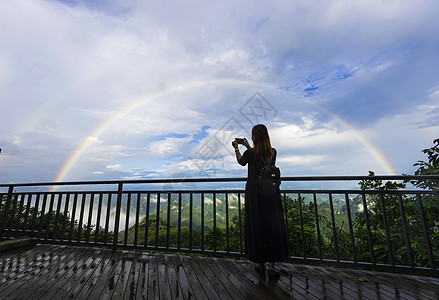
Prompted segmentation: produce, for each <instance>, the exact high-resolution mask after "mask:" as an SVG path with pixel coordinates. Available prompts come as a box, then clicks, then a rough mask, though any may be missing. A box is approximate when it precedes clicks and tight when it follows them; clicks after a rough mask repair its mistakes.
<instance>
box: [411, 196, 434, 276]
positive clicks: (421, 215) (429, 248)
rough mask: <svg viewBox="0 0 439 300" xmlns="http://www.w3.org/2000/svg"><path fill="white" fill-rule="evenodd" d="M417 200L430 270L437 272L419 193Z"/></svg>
mask: <svg viewBox="0 0 439 300" xmlns="http://www.w3.org/2000/svg"><path fill="white" fill-rule="evenodd" d="M416 200H417V202H418V208H419V215H420V217H421V225H422V231H423V232H424V240H425V246H426V248H427V255H428V262H429V263H430V268H431V269H432V270H436V267H435V265H434V259H433V252H432V249H431V243H430V235H429V234H428V228H427V225H426V224H427V222H426V220H425V216H424V206H423V205H422V198H421V194H419V193H418V194H416Z"/></svg>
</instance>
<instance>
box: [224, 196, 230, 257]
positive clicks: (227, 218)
mask: <svg viewBox="0 0 439 300" xmlns="http://www.w3.org/2000/svg"><path fill="white" fill-rule="evenodd" d="M224 197H225V199H224V200H225V202H226V237H227V238H226V241H227V244H226V252H227V253H229V252H230V241H229V240H230V231H229V193H227V192H226V193H225V195H224Z"/></svg>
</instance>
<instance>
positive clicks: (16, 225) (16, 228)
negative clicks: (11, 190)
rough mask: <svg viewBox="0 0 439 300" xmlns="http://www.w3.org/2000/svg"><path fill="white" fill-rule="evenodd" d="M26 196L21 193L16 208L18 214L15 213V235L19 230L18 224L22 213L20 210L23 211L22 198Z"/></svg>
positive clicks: (16, 235)
mask: <svg viewBox="0 0 439 300" xmlns="http://www.w3.org/2000/svg"><path fill="white" fill-rule="evenodd" d="M25 197H26V194H21V197H20V206H19V208H18V214H17V224H15V237H16V238H17V237H18V234H19V232H20V225H21V222H20V220H21V215H22V211H23V206H24V199H25Z"/></svg>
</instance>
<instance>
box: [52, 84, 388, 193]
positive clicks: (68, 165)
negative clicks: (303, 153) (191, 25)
mask: <svg viewBox="0 0 439 300" xmlns="http://www.w3.org/2000/svg"><path fill="white" fill-rule="evenodd" d="M211 84H237V85H251V86H255V87H257V88H271V89H273V90H276V89H277V86H274V85H268V84H266V83H260V82H253V81H244V80H239V81H238V80H230V79H224V80H214V81H199V82H191V83H190V84H184V85H177V86H174V87H171V88H168V89H165V90H162V91H160V92H156V93H152V94H149V95H146V96H143V97H140V98H138V100H136V101H133V103H132V104H131V105H129V106H128V107H126V108H124V109H122V110H121V111H120V112H118V113H116V114H114V115H113V116H112V117H110V118H109V119H107V120H105V121H104V122H102V123H101V124H99V125H98V126H97V127H96V128H94V129H93V130H92V131H91V133H90V134H88V135H87V137H86V138H84V140H83V141H82V142H81V143H80V145H79V146H78V147H77V148H76V149H75V151H74V152H73V153H72V154H71V155H70V157H69V158H68V159H67V161H66V162H65V163H64V165H63V166H62V168H61V170H60V171H59V172H58V174H57V176H56V178H55V181H56V182H60V181H63V180H64V178H65V177H66V175H67V174H68V173H69V171H70V170H71V169H72V167H73V166H74V165H75V163H76V162H77V161H78V160H79V158H80V157H81V156H82V154H84V152H86V150H87V149H88V148H89V147H90V145H91V144H92V143H93V142H94V141H96V140H97V139H98V137H99V136H100V135H101V134H102V133H104V132H105V131H106V130H108V129H109V128H110V127H111V126H113V125H114V124H115V123H116V122H118V121H119V120H120V119H121V118H123V117H124V116H126V115H128V114H129V113H130V112H132V111H133V110H135V109H136V108H139V107H140V106H142V105H144V104H145V103H147V102H149V101H152V100H154V99H157V98H159V97H161V96H164V95H166V94H169V93H173V92H178V91H182V90H184V89H189V88H195V87H201V86H206V85H211ZM308 103H309V104H311V105H313V106H314V107H315V108H317V109H319V110H321V111H323V112H325V113H326V114H328V115H330V116H331V117H332V118H333V119H335V120H337V121H339V122H340V123H341V124H343V126H345V127H346V128H347V129H348V130H349V131H350V132H351V133H352V134H353V135H354V137H355V138H356V139H357V140H358V141H359V142H360V143H362V144H363V145H364V146H366V148H367V149H368V151H369V152H370V153H371V155H372V156H373V157H374V158H375V159H376V160H377V161H378V162H379V163H380V165H381V166H382V167H383V168H384V169H385V170H386V172H388V173H389V174H395V171H394V170H393V168H392V166H391V164H390V163H389V162H388V161H387V159H386V157H385V156H384V155H383V154H382V153H381V152H380V151H379V149H377V148H376V147H375V146H374V145H372V144H371V143H370V142H369V141H368V140H367V139H366V138H365V137H364V136H362V135H361V133H360V132H358V130H357V129H355V128H354V127H353V126H352V125H350V124H349V123H348V122H347V121H345V120H343V119H342V118H341V117H339V116H338V115H336V114H335V113H333V112H331V111H330V110H328V109H327V108H325V107H323V106H321V105H319V104H316V103H312V102H311V101H309V102H308ZM55 188H56V187H55Z"/></svg>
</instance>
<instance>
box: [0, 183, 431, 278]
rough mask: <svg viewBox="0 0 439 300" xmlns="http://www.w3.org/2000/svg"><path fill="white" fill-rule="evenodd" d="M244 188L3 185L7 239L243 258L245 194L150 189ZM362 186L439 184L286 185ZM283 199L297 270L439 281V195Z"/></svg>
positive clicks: (285, 194) (365, 193)
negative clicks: (354, 270)
mask: <svg viewBox="0 0 439 300" xmlns="http://www.w3.org/2000/svg"><path fill="white" fill-rule="evenodd" d="M245 180H246V179H245V178H205V179H173V180H172V179H169V180H126V181H93V182H89V181H86V182H48V183H21V184H0V200H1V203H0V226H1V227H0V230H1V231H0V239H1V240H4V239H11V238H17V237H20V236H24V235H25V236H32V237H35V238H36V240H37V242H39V243H51V244H52V243H53V244H67V245H91V246H104V247H110V248H112V249H113V250H116V249H118V248H128V249H142V250H163V251H175V252H187V253H202V254H213V255H227V256H244V255H245V233H244V223H245V214H244V206H245V190H244V189H224V188H223V189H216V188H214V189H212V188H210V189H189V190H187V189H180V190H178V189H174V190H165V189H158V188H157V189H154V188H152V189H151V188H145V187H151V186H154V185H155V184H168V183H178V184H184V183H215V184H216V183H218V182H223V183H224V182H235V183H236V182H240V181H245ZM361 180H385V181H390V180H405V181H408V180H415V181H422V180H434V181H438V180H439V176H433V175H432V176H321V177H283V178H282V181H283V182H317V181H320V182H321V181H325V182H329V181H357V182H358V181H361ZM315 185H317V183H316V184H315ZM53 187H56V188H53ZM67 187H68V188H67ZM93 187H94V188H93ZM110 187H112V188H110ZM1 189H3V191H2V190H1ZM56 189H60V190H56ZM79 189H80V190H79ZM281 195H282V205H283V207H284V215H285V223H286V228H287V235H288V243H289V251H290V256H289V260H290V261H292V262H303V263H322V264H330V265H339V266H351V267H364V268H374V269H382V270H388V271H389V270H390V271H408V272H413V273H415V272H420V273H427V274H432V275H435V276H437V275H439V271H438V267H439V228H438V227H439V200H438V199H439V192H438V191H430V190H420V189H412V190H406V189H404V190H385V189H379V190H360V189H349V190H346V189H329V190H328V189H327V190H315V189H300V190H299V189H285V190H281Z"/></svg>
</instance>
